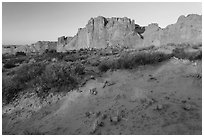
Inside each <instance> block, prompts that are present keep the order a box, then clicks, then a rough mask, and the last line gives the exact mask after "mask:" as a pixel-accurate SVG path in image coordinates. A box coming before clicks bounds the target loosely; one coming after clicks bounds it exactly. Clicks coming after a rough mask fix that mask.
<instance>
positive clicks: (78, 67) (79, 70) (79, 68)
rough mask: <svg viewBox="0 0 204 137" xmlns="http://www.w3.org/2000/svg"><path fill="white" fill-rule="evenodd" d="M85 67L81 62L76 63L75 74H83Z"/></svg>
mask: <svg viewBox="0 0 204 137" xmlns="http://www.w3.org/2000/svg"><path fill="white" fill-rule="evenodd" d="M84 70H85V67H84V66H83V65H81V64H77V65H76V66H75V68H74V71H75V74H78V75H83V74H85V71H84Z"/></svg>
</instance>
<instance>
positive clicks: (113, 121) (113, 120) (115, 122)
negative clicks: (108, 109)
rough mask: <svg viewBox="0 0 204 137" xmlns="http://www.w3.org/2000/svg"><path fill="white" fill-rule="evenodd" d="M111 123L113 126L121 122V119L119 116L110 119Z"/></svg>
mask: <svg viewBox="0 0 204 137" xmlns="http://www.w3.org/2000/svg"><path fill="white" fill-rule="evenodd" d="M110 121H111V122H112V123H113V124H117V123H118V122H119V117H118V116H115V117H111V118H110Z"/></svg>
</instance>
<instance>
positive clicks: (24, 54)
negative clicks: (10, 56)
mask: <svg viewBox="0 0 204 137" xmlns="http://www.w3.org/2000/svg"><path fill="white" fill-rule="evenodd" d="M15 55H16V56H26V53H25V52H16V54H15Z"/></svg>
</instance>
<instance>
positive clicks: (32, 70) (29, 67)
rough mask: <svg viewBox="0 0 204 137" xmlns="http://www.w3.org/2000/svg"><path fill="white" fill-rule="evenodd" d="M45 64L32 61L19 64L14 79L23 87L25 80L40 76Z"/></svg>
mask: <svg viewBox="0 0 204 137" xmlns="http://www.w3.org/2000/svg"><path fill="white" fill-rule="evenodd" d="M45 66H46V64H43V63H33V64H26V65H23V66H21V67H20V68H19V69H18V70H17V71H16V73H15V77H14V80H15V81H17V82H18V83H20V84H21V85H22V86H23V87H24V86H25V85H26V84H27V82H29V81H31V80H33V79H34V78H36V77H38V76H40V75H41V74H42V73H43V71H44V70H45Z"/></svg>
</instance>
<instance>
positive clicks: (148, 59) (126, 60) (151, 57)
mask: <svg viewBox="0 0 204 137" xmlns="http://www.w3.org/2000/svg"><path fill="white" fill-rule="evenodd" d="M169 58H171V55H167V54H163V53H160V52H149V53H148V52H139V53H133V54H130V53H126V54H123V55H122V56H121V57H120V58H119V59H117V60H114V61H112V62H108V61H105V62H102V63H101V64H100V65H99V70H100V71H102V72H104V71H107V70H108V69H132V68H135V67H137V66H139V65H146V64H154V63H158V62H162V61H164V60H167V59H169Z"/></svg>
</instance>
